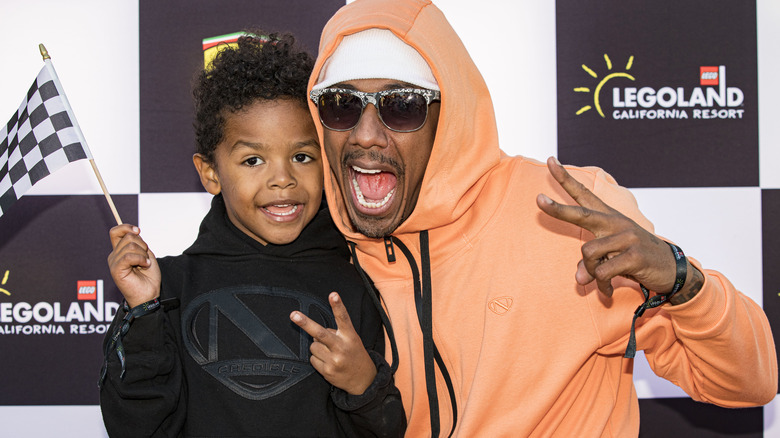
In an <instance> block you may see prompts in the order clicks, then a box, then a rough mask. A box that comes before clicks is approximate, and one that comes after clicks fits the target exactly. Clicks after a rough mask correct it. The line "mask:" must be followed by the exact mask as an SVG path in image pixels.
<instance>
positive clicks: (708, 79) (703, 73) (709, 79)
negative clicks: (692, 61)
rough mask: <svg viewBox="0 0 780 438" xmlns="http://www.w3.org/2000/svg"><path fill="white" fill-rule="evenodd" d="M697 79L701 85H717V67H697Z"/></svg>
mask: <svg viewBox="0 0 780 438" xmlns="http://www.w3.org/2000/svg"><path fill="white" fill-rule="evenodd" d="M699 79H700V80H701V84H702V85H718V83H719V80H720V78H719V77H718V67H717V66H716V67H704V66H701V67H699Z"/></svg>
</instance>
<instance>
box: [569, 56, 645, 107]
mask: <svg viewBox="0 0 780 438" xmlns="http://www.w3.org/2000/svg"><path fill="white" fill-rule="evenodd" d="M604 62H605V63H606V65H607V70H608V71H612V60H610V59H609V56H608V55H607V54H606V53H605V54H604ZM633 64H634V55H631V56H630V57H629V58H628V62H627V63H626V71H628V70H631V66H632V65H633ZM582 69H583V70H585V72H586V73H588V74H589V75H590V76H592V77H593V78H594V79H598V78H599V75H598V73H596V72H595V71H593V70H592V69H591V68H590V67H588V66H587V65H585V64H582ZM613 78H627V79H630V80H632V81H633V80H634V77H633V76H631V75H630V74H628V73H626V72H615V73H609V74H608V75H606V76H604V79H602V80H601V81H599V83H598V85H596V89H595V90H593V106H595V107H596V111H597V112H598V113H599V115H600V116H601V117H602V118H604V112H603V111H602V110H601V103H600V101H599V95H600V94H601V89H602V88H604V85H605V84H606V83H607V82H608V81H609V80H610V79H613ZM574 91H575V92H576V93H590V88H588V87H577V88H575V89H574ZM591 109H593V107H591V106H590V105H585V106H583V107H582V108H580V109H578V110H577V115H578V116H579V115H580V114H582V113H584V112H586V111H590V110H591Z"/></svg>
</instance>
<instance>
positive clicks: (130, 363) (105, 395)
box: [100, 308, 186, 438]
mask: <svg viewBox="0 0 780 438" xmlns="http://www.w3.org/2000/svg"><path fill="white" fill-rule="evenodd" d="M125 315H126V312H125V310H124V309H122V308H120V309H119V310H118V311H117V314H116V316H115V317H114V321H113V322H112V324H111V327H110V328H109V330H108V332H107V334H106V338H105V340H104V351H105V352H106V357H105V365H104V367H105V371H104V373H105V374H104V375H103V376H101V381H100V409H101V411H102V414H103V421H104V423H105V426H106V430H107V431H108V433H109V435H110V436H111V437H112V438H115V437H138V436H148V437H172V436H178V435H179V434H180V433H181V431H182V430H183V426H184V420H185V418H186V385H185V383H184V378H183V371H182V366H181V363H180V359H179V356H178V354H177V345H176V341H175V336H176V335H175V331H174V329H173V326H172V324H171V322H170V321H169V319H168V316H167V314H166V311H165V310H164V309H158V310H157V311H154V312H152V313H149V314H147V315H144V316H142V317H139V318H137V319H135V320H133V321H132V322H131V325H130V328H129V330H128V331H127V333H126V334H125V336H124V337H123V338H122V341H121V342H122V344H121V345H122V350H123V352H124V367H123V364H122V361H121V360H120V357H119V355H118V354H117V351H116V348H114V349H110V350H109V351H107V350H106V349H105V347H106V345H107V344H110V343H111V342H112V337H113V335H114V333H115V332H116V330H117V329H118V328H120V327H121V325H122V324H124V322H125ZM123 370H124V371H123Z"/></svg>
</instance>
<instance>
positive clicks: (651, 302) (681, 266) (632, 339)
mask: <svg viewBox="0 0 780 438" xmlns="http://www.w3.org/2000/svg"><path fill="white" fill-rule="evenodd" d="M666 243H667V244H668V245H669V247H670V248H672V254H674V261H675V263H676V264H677V271H676V273H675V278H674V286H672V291H671V292H669V293H667V294H657V295H655V296H653V297H651V296H650V291H649V290H647V288H646V287H644V286H643V285H642V283H640V284H639V289H641V290H642V294H643V295H644V296H645V301H644V302H643V303H642V304H640V305H639V307H637V308H636V311H635V312H634V320H633V321H631V333H630V335H629V337H628V346H627V347H626V354H625V355H624V356H623V357H626V358H629V359H630V358H633V357H634V355H635V354H636V333H635V332H634V327H635V326H636V319H637V318H639V317H640V316H642V314H643V313H645V310H647V309H652V308H653V307H658V306H660V305H661V304H664V303H666V302H667V301H669V300H670V299H671V298H672V296H674V294H676V293H677V292H679V291H680V290H681V289H682V288H683V286H685V280H686V278H687V277H688V259H687V258H686V257H685V254H684V253H683V250H682V249H680V247H679V246H677V245H675V244H672V243H669V242H666Z"/></svg>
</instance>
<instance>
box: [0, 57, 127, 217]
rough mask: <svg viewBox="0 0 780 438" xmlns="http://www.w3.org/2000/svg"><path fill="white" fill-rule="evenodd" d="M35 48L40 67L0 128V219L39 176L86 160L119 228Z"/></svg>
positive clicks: (48, 66) (53, 76)
mask: <svg viewBox="0 0 780 438" xmlns="http://www.w3.org/2000/svg"><path fill="white" fill-rule="evenodd" d="M40 49H41V54H42V55H43V57H44V62H45V65H44V67H43V68H42V69H41V71H40V73H38V77H37V78H35V81H34V82H33V84H32V86H31V87H30V90H29V91H28V92H27V96H25V98H24V100H23V101H22V104H21V105H20V106H19V110H18V111H17V112H16V113H15V114H14V115H13V116H12V117H11V120H9V121H8V123H7V124H6V125H5V126H4V127H2V129H0V216H2V215H3V214H4V213H5V212H7V211H8V209H9V208H10V207H11V205H12V204H13V203H14V202H16V200H17V199H19V198H20V197H21V196H22V195H24V194H25V193H26V192H27V190H29V189H30V188H31V187H32V186H33V185H34V184H35V183H37V182H38V181H40V180H41V179H43V178H44V177H46V176H48V175H49V174H51V173H52V172H54V171H56V170H58V169H59V168H61V167H63V166H64V165H66V164H68V163H71V162H73V161H76V160H83V159H89V160H90V163H91V164H92V168H93V170H94V171H95V175H96V176H97V178H98V181H99V182H100V186H101V187H102V188H103V192H104V193H105V195H106V199H107V200H108V203H109V205H110V207H111V210H112V211H113V212H114V217H115V218H116V219H117V223H120V222H121V221H120V219H119V215H118V214H117V212H116V208H115V207H114V204H113V202H112V201H111V197H110V195H109V194H108V191H107V190H106V188H105V185H104V184H103V179H102V178H101V177H100V173H99V172H98V170H97V167H96V165H95V162H94V160H93V159H92V154H91V153H90V151H89V147H88V146H87V142H86V140H84V135H83V134H82V133H81V129H79V125H78V122H76V117H75V116H74V115H73V110H72V109H71V107H70V104H69V103H68V98H67V97H66V96H65V93H64V91H63V90H62V85H61V84H60V81H59V78H58V77H57V72H56V71H55V70H54V66H53V65H52V63H51V60H50V58H49V55H48V53H47V52H46V48H45V47H43V45H41V46H40Z"/></svg>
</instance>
